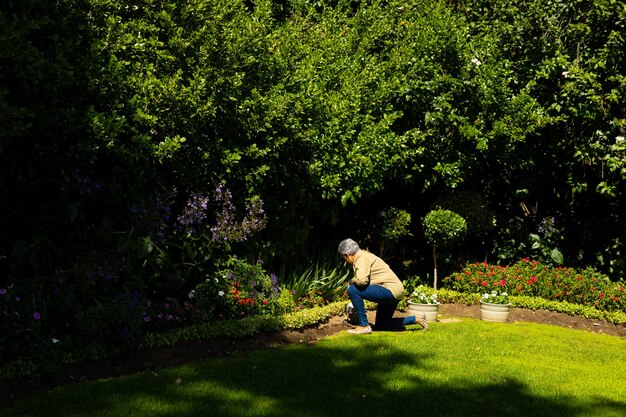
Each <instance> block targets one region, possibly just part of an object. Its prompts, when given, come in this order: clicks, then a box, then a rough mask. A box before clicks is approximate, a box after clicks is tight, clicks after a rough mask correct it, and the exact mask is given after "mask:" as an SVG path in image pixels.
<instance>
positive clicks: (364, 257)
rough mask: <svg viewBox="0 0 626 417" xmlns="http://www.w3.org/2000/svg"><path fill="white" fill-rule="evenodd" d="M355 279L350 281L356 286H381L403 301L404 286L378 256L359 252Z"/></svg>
mask: <svg viewBox="0 0 626 417" xmlns="http://www.w3.org/2000/svg"><path fill="white" fill-rule="evenodd" d="M352 269H353V270H354V278H352V280H351V281H350V283H351V284H354V285H356V286H365V285H368V284H374V285H380V286H381V287H385V288H387V289H388V290H389V291H391V293H392V294H393V296H394V297H395V298H396V299H397V300H401V299H402V297H403V296H404V286H403V285H402V282H401V281H400V279H399V278H398V277H397V275H396V274H395V273H394V272H393V271H392V270H391V268H390V267H389V265H387V263H385V261H383V260H382V259H380V258H379V257H378V256H376V255H374V254H372V253H370V252H367V251H365V250H362V249H361V250H359V251H358V252H357V253H355V254H354V263H353V264H352Z"/></svg>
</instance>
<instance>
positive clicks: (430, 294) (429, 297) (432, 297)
mask: <svg viewBox="0 0 626 417" xmlns="http://www.w3.org/2000/svg"><path fill="white" fill-rule="evenodd" d="M409 301H410V302H412V303H417V304H439V301H438V300H437V293H436V292H435V290H433V289H432V288H430V287H427V286H425V285H420V286H418V287H416V288H415V290H414V291H413V293H412V294H411V297H410V299H409Z"/></svg>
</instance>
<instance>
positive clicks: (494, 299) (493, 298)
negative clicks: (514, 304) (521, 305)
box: [480, 291, 509, 304]
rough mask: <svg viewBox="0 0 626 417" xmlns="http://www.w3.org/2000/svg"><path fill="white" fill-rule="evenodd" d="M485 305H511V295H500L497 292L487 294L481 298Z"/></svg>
mask: <svg viewBox="0 0 626 417" xmlns="http://www.w3.org/2000/svg"><path fill="white" fill-rule="evenodd" d="M480 301H482V302H483V303H490V304H509V295H508V294H507V293H506V292H501V293H498V292H497V291H491V292H490V293H488V292H486V293H484V294H483V296H482V297H481V298H480Z"/></svg>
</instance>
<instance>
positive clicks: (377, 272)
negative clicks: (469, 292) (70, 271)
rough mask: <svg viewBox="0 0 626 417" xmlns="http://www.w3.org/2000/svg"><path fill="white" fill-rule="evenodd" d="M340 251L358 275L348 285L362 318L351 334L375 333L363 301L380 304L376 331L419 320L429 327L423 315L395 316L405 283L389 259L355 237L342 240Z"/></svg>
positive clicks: (424, 326)
mask: <svg viewBox="0 0 626 417" xmlns="http://www.w3.org/2000/svg"><path fill="white" fill-rule="evenodd" d="M338 251H339V253H340V254H341V256H343V258H344V260H345V261H346V263H348V264H349V265H352V269H353V270H354V277H353V278H352V280H351V281H350V286H349V287H348V296H349V297H350V301H351V302H352V306H353V308H354V310H355V313H356V316H357V318H358V325H357V326H356V327H355V328H354V329H351V330H348V332H349V333H352V334H365V333H371V332H372V327H371V326H370V325H369V323H368V321H367V314H366V312H365V303H364V301H363V300H368V301H372V302H375V303H377V308H376V330H400V329H402V328H403V327H404V326H407V325H410V324H416V323H419V324H420V325H421V326H422V327H423V328H424V330H426V329H427V328H428V323H426V318H425V317H423V316H422V317H417V318H416V317H415V316H407V317H404V318H393V313H394V311H396V307H397V306H398V303H399V302H400V300H401V299H402V297H403V296H404V286H403V285H402V282H401V281H400V279H399V278H398V277H397V276H396V274H395V273H394V272H393V271H392V270H391V268H390V267H389V265H387V263H386V262H385V261H383V260H382V259H380V258H379V257H378V256H376V255H374V254H372V253H370V252H367V251H365V250H363V249H361V248H360V247H359V244H358V243H357V242H355V241H354V240H352V239H345V240H343V241H341V243H339V248H338Z"/></svg>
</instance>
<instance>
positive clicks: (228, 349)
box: [0, 304, 626, 404]
mask: <svg viewBox="0 0 626 417" xmlns="http://www.w3.org/2000/svg"><path fill="white" fill-rule="evenodd" d="M368 314H369V315H370V319H371V320H372V321H373V319H374V312H368ZM405 314H407V313H405V312H398V313H397V315H398V316H402V315H405ZM455 317H473V318H479V306H477V305H470V306H468V305H464V304H442V305H441V306H440V319H441V320H442V321H445V320H446V319H450V318H455ZM509 318H510V321H511V322H516V321H520V322H535V323H543V324H552V325H557V326H562V327H567V328H572V329H580V330H586V331H590V332H595V333H604V334H608V335H613V336H619V337H626V326H620V325H614V324H611V323H607V322H604V321H601V320H596V319H586V318H584V317H579V316H569V315H567V314H563V313H556V312H553V311H548V310H536V311H534V310H529V309H522V308H512V309H511V313H510V316H509ZM349 327H350V326H349V325H348V324H347V323H346V322H345V317H342V316H335V317H332V318H331V319H330V320H328V321H327V322H325V323H321V324H320V325H318V326H315V327H310V328H307V329H303V330H285V331H279V332H267V333H260V334H257V335H255V336H252V337H246V338H239V339H226V338H221V339H212V340H209V341H203V342H182V343H178V344H176V345H175V346H162V347H156V348H152V349H146V350H142V351H140V352H137V353H134V354H130V355H126V356H123V357H117V358H107V359H103V360H100V361H94V362H89V363H82V364H78V365H68V366H66V367H64V368H63V369H62V370H60V371H59V372H57V373H55V374H54V375H49V376H44V377H36V378H22V379H19V380H15V381H9V382H6V383H1V384H0V404H2V403H7V402H10V401H12V400H13V399H17V398H24V397H27V396H30V395H34V394H37V393H41V392H45V391H47V390H49V389H52V388H54V387H56V386H60V385H67V384H72V383H80V382H86V381H90V380H95V379H101V378H110V377H116V376H121V375H126V374H131V373H136V372H141V371H145V370H156V369H159V368H162V367H169V366H176V365H180V364H183V363H185V362H190V361H194V360H199V359H204V358H211V357H217V356H225V355H230V354H233V353H238V352H245V351H249V350H253V349H264V348H269V347H274V346H279V345H283V344H290V343H315V342H316V341H317V340H319V339H322V338H324V337H326V336H329V335H332V334H336V333H338V332H340V331H343V330H346V329H348V328H349Z"/></svg>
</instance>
